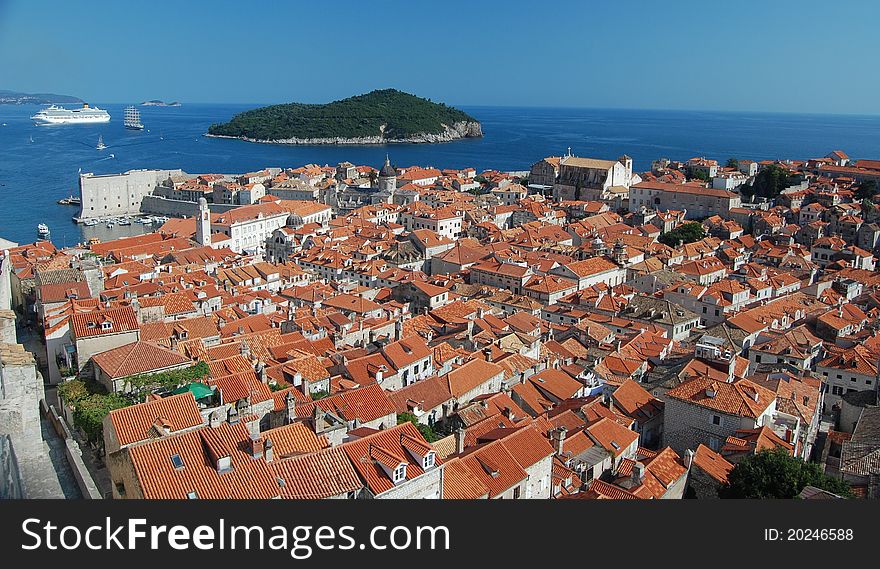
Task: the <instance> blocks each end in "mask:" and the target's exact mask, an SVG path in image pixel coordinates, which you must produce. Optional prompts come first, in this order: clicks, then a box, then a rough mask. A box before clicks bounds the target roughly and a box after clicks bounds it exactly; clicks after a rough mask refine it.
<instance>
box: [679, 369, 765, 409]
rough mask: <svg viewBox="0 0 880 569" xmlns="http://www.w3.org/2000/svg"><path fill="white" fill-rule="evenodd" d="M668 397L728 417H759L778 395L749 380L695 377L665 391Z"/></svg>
mask: <svg viewBox="0 0 880 569" xmlns="http://www.w3.org/2000/svg"><path fill="white" fill-rule="evenodd" d="M666 395H667V397H671V398H673V399H678V400H680V401H685V402H688V403H693V404H695V405H700V406H702V407H706V408H708V409H713V410H715V411H720V412H722V413H726V414H728V415H739V416H741V417H749V418H757V417H759V416H760V415H761V414H762V413H764V411H766V410H767V408H768V407H769V406H770V405H771V404H772V403H773V401H774V400H775V399H776V394H775V393H774V392H772V391H770V390H769V389H767V388H765V387H761V386H760V385H757V384H756V383H754V382H752V381H749V380H747V379H740V380H737V381H735V382H733V383H727V382H723V381H714V380H711V379H708V378H704V377H695V378H694V379H691V380H688V381H686V382H684V383H682V384H681V385H679V386H677V387H674V388H672V389H670V390H669V391H667V392H666Z"/></svg>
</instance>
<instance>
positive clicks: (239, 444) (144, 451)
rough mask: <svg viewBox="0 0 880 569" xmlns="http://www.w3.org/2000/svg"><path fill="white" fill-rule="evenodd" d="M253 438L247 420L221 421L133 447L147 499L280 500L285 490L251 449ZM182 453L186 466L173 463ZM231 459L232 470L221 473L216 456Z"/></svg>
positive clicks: (129, 450) (136, 470) (137, 468)
mask: <svg viewBox="0 0 880 569" xmlns="http://www.w3.org/2000/svg"><path fill="white" fill-rule="evenodd" d="M249 440H250V436H249V433H248V430H247V428H246V426H245V424H244V423H243V422H238V423H236V424H230V423H221V424H220V426H218V427H202V428H201V429H196V430H194V431H189V432H186V433H182V434H178V435H171V436H167V437H163V438H160V439H156V440H154V441H151V442H149V443H145V444H142V445H138V446H133V447H129V448H128V452H129V455H130V456H131V461H132V465H133V467H134V473H135V476H136V477H137V480H138V482H139V483H140V487H141V489H142V490H143V494H144V498H147V499H176V500H181V499H186V498H187V497H188V494H189V493H191V492H194V493H195V495H196V496H197V497H198V498H200V499H225V500H230V499H267V498H277V497H279V496H280V495H281V489H280V487H279V485H278V482H277V481H276V479H275V477H274V476H273V475H272V473H271V471H270V470H269V467H268V465H267V463H266V461H265V460H264V459H254V458H253V457H252V456H251V455H250V453H249V452H248V450H247V448H248V441H249ZM175 455H176V456H177V457H178V459H179V461H180V463H182V464H183V466H182V467H180V468H178V467H176V466H175V464H174V462H172V457H173V456H175ZM222 457H229V459H230V463H231V468H230V469H229V470H226V471H222V472H221V471H218V468H217V462H216V461H217V459H218V458H222Z"/></svg>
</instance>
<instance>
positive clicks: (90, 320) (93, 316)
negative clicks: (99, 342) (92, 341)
mask: <svg viewBox="0 0 880 569" xmlns="http://www.w3.org/2000/svg"><path fill="white" fill-rule="evenodd" d="M105 323H109V328H107V329H104V326H102V325H103V324H105ZM70 325H71V326H70V327H71V330H72V331H73V335H74V337H75V338H76V339H77V340H79V339H82V338H91V337H94V336H104V335H109V334H119V333H121V332H133V331H136V330H138V328H139V324H138V320H137V316H136V315H135V313H134V309H133V308H132V307H131V306H122V307H119V308H106V309H104V310H95V311H93V312H84V313H80V314H73V315H72V316H71V317H70Z"/></svg>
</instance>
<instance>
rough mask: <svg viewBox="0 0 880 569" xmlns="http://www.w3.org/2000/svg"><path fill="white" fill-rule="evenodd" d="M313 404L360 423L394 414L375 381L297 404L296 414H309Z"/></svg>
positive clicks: (390, 403)
mask: <svg viewBox="0 0 880 569" xmlns="http://www.w3.org/2000/svg"><path fill="white" fill-rule="evenodd" d="M315 406H318V407H320V408H321V409H323V410H324V411H327V412H329V413H333V414H334V415H337V416H339V417H340V418H342V419H344V420H345V421H353V420H355V419H358V420H360V422H361V423H367V422H370V421H374V420H376V419H380V418H382V417H385V416H387V415H396V411H395V409H394V404H393V403H392V402H391V400H390V399H389V398H388V395H387V394H386V393H385V391H383V390H382V388H381V387H379V385H378V384H375V383H374V384H371V385H367V386H364V387H359V388H357V389H352V390H349V391H343V392H342V393H337V394H336V395H331V396H330V397H325V398H323V399H319V400H318V401H314V402H311V403H306V404H303V405H298V406H297V408H296V414H297V416H298V417H306V416H309V415H311V414H312V413H313V412H314V409H315ZM387 426H388V425H386V427H387Z"/></svg>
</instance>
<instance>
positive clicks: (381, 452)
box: [322, 400, 442, 495]
mask: <svg viewBox="0 0 880 569" xmlns="http://www.w3.org/2000/svg"><path fill="white" fill-rule="evenodd" d="M322 401H323V400H322ZM404 436H407V437H411V438H413V439H415V440H417V441H421V442H422V443H424V444H426V445H427V443H426V442H425V439H424V437H422V434H421V433H420V432H419V430H418V429H417V428H416V427H415V425H413V424H412V423H409V422H406V423H403V424H400V425H397V426H394V427H391V428H389V429H385V430H382V431H377V432H376V433H373V434H371V435H368V436H365V437H363V438H360V439H357V440H354V441H351V442H347V443H344V444H343V445H341V447H340V448H342V450H343V451H344V452H345V454H346V455H347V456H348V458H349V460H350V461H351V463H352V465H353V466H354V468H355V470H357V472H358V474H359V475H360V477H361V479H362V480H364V482H365V483H366V486H367V487H368V488H369V489H370V491H371V492H372V493H373V494H374V495H379V494H382V493H383V492H387V491H388V490H391V489H392V488H394V482H393V481H392V480H391V478H390V477H389V476H388V475H387V474H386V472H385V470H384V469H383V468H382V467H381V466H380V463H383V464H385V465H386V466H387V467H388V468H390V469H391V470H393V469H394V468H395V467H397V465H399V464H400V463H405V464H406V465H407V467H406V479H407V480H412V479H414V478H417V477H419V476H421V475H422V474H424V473H425V471H424V469H423V468H422V463H421V461H420V460H416V459H415V458H413V457H412V455H410V453H409V452H408V451H407V450H406V449H405V448H404V446H403V444H402V439H403V437H404ZM435 463H436V464H437V465H438V466H439V465H441V464H442V462H441V460H440V458H439V457H436V458H435Z"/></svg>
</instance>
